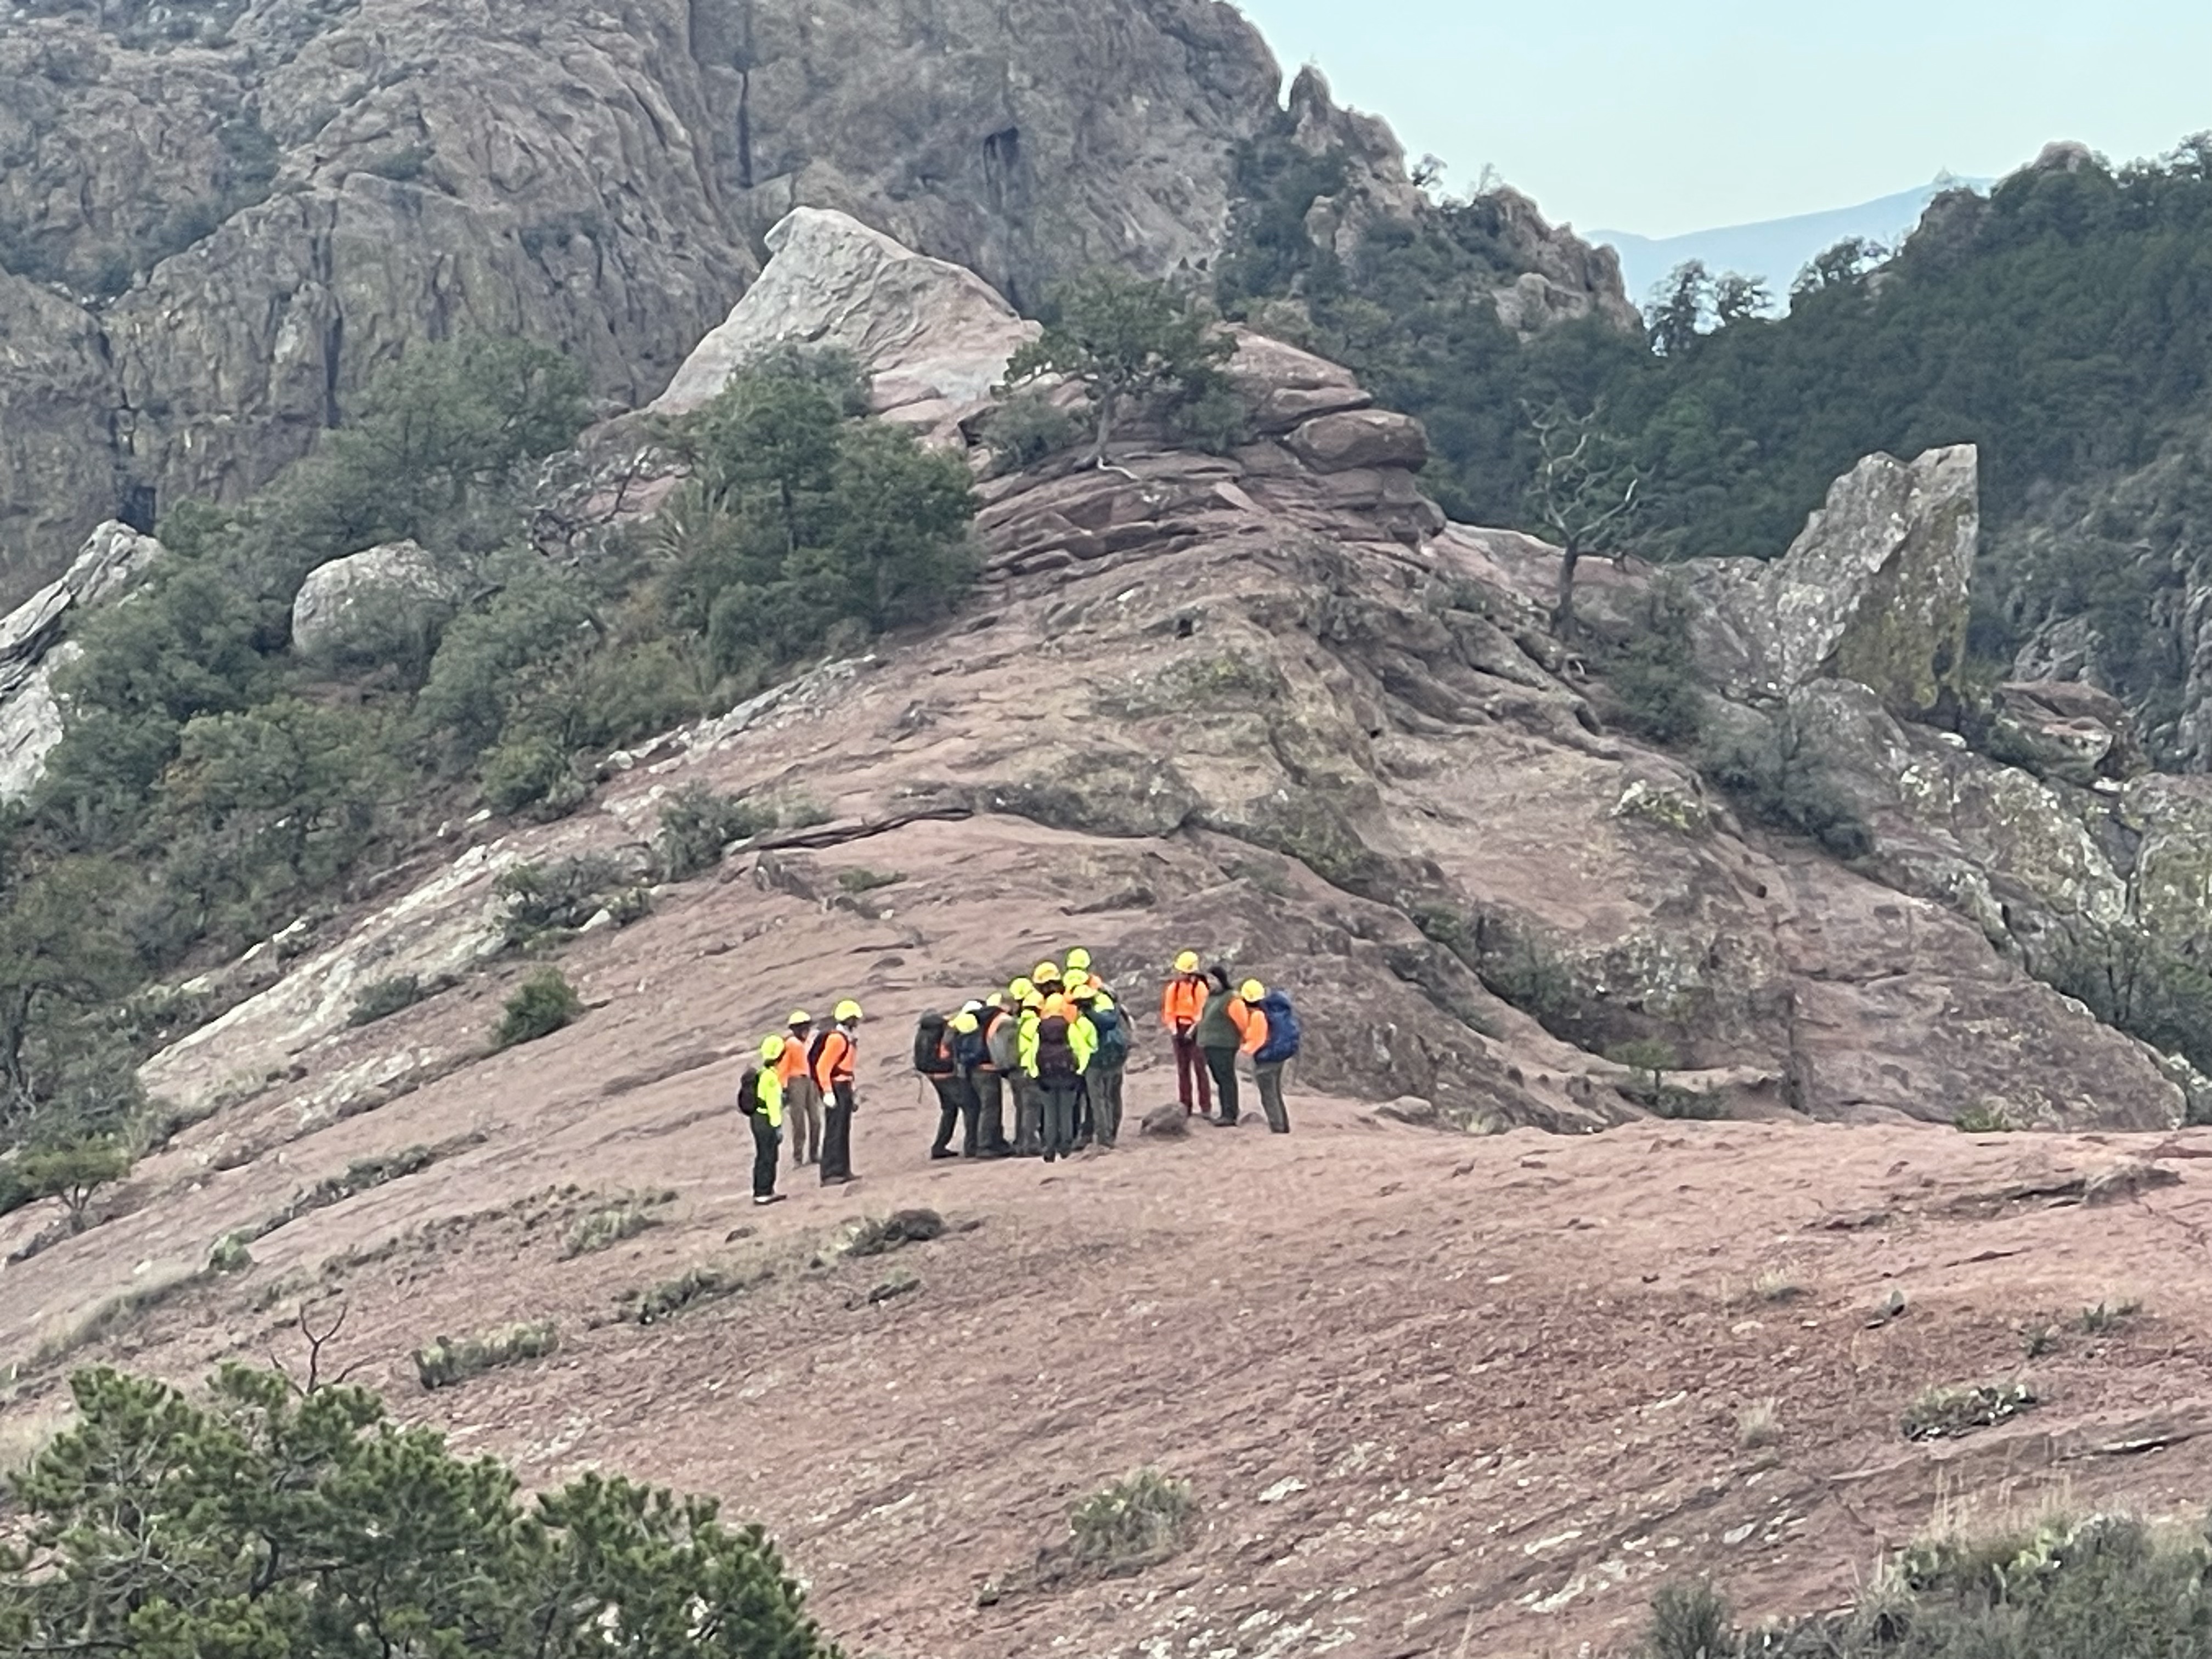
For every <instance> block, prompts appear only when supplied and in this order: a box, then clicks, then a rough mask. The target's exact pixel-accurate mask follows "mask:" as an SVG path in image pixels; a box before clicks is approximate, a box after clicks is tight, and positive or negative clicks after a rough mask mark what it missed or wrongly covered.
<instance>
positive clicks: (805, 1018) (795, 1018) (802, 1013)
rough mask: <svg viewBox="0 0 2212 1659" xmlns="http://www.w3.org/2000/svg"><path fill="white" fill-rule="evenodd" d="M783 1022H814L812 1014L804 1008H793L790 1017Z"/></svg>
mask: <svg viewBox="0 0 2212 1659" xmlns="http://www.w3.org/2000/svg"><path fill="white" fill-rule="evenodd" d="M785 1023H786V1024H790V1025H811V1024H814V1016H813V1015H811V1014H810V1013H808V1012H806V1010H805V1009H804V1008H794V1009H793V1010H792V1013H791V1018H790V1019H788V1020H787V1021H786V1022H785Z"/></svg>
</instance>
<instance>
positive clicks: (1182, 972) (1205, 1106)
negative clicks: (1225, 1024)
mask: <svg viewBox="0 0 2212 1659" xmlns="http://www.w3.org/2000/svg"><path fill="white" fill-rule="evenodd" d="M1205 1012H1206V975H1203V974H1201V973H1200V972H1199V971H1198V952H1197V951H1184V952H1183V953H1182V955H1181V956H1179V957H1176V959H1175V977H1174V978H1172V979H1170V981H1168V982H1167V987H1166V988H1165V989H1164V990H1163V991H1162V992H1161V993H1160V1024H1162V1025H1164V1026H1165V1027H1167V1031H1168V1036H1170V1038H1172V1039H1173V1040H1174V1042H1175V1059H1176V1098H1177V1099H1179V1100H1180V1101H1182V1109H1183V1115H1185V1116H1186V1117H1187V1116H1188V1115H1190V1110H1191V1102H1192V1098H1193V1096H1194V1094H1195V1097H1196V1099H1197V1103H1198V1109H1199V1110H1200V1112H1203V1113H1205V1114H1206V1115H1208V1116H1211V1115H1212V1112H1213V1097H1212V1095H1211V1094H1209V1093H1208V1092H1207V1091H1206V1061H1205V1059H1204V1057H1203V1056H1202V1055H1201V1054H1200V1052H1199V1047H1198V1036H1197V1031H1198V1022H1199V1018H1200V1016H1201V1015H1203V1014H1204V1013H1205Z"/></svg>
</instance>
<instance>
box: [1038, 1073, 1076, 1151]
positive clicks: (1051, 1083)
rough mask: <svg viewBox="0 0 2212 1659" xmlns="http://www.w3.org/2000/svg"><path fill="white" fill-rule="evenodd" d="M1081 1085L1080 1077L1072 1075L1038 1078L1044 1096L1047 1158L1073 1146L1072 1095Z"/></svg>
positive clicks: (1073, 1099)
mask: <svg viewBox="0 0 2212 1659" xmlns="http://www.w3.org/2000/svg"><path fill="white" fill-rule="evenodd" d="M1082 1086H1083V1079H1081V1078H1074V1077H1048V1078H1043V1079H1040V1080H1039V1082H1038V1085H1037V1089H1038V1092H1039V1093H1041V1094H1042V1096H1043V1097H1044V1155H1045V1157H1046V1158H1048V1159H1049V1158H1065V1157H1066V1156H1067V1155H1068V1153H1070V1152H1073V1151H1074V1150H1075V1097H1076V1092H1077V1091H1079V1089H1080V1088H1081V1087H1082Z"/></svg>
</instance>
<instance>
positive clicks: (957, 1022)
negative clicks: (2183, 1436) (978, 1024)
mask: <svg viewBox="0 0 2212 1659" xmlns="http://www.w3.org/2000/svg"><path fill="white" fill-rule="evenodd" d="M952 1029H953V1030H956V1031H957V1032H959V1033H960V1034H961V1035H962V1036H966V1035H967V1034H968V1033H969V1032H970V1031H972V1030H975V1015H973V1014H955V1015H953V1017H952Z"/></svg>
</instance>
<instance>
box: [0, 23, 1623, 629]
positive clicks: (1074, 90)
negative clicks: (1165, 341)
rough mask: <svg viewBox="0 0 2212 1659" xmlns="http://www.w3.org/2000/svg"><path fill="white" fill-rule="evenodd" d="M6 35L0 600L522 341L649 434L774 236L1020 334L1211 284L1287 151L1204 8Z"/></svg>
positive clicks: (79, 26) (1305, 121) (1564, 264)
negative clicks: (830, 216) (1182, 276)
mask: <svg viewBox="0 0 2212 1659" xmlns="http://www.w3.org/2000/svg"><path fill="white" fill-rule="evenodd" d="M31 11H32V12H33V13H34V14H36V15H28V16H24V17H18V18H17V19H15V21H13V22H11V23H10V25H9V28H8V30H7V32H6V34H5V36H4V38H0V162H4V166H0V270H12V271H14V272H15V274H16V276H15V277H8V276H0V364H4V366H5V368H6V369H7V371H8V372H7V373H6V374H0V599H6V598H8V597H12V596H14V595H16V594H21V593H22V592H28V591H29V590H30V588H32V587H33V586H36V585H37V583H38V582H39V581H40V580H45V579H46V578H48V577H50V576H51V575H52V574H53V571H54V569H55V568H57V567H58V564H59V562H60V560H59V557H58V550H61V549H63V548H65V547H67V546H69V545H71V544H74V543H75V541H76V539H77V538H78V537H79V536H81V535H82V532H83V530H84V529H85V528H86V527H87V526H88V525H89V524H91V523H93V522H95V521H97V520H100V519H101V518H106V517H109V516H113V515H117V514H118V513H120V514H122V515H124V516H127V517H130V518H131V519H132V520H134V521H136V522H139V523H151V522H152V521H153V515H154V514H155V513H157V512H158V511H159V510H161V508H162V507H165V506H166V505H167V504H168V503H171V502H173V501H178V500H180V499H183V498H185V497H186V496H191V495H203V496H212V497H216V498H220V499H226V500H234V499H236V498H238V497H239V496H240V495H243V494H245V493H246V492H247V491H250V490H251V489H254V488H255V487H257V486H258V485H259V484H261V483H264V482H265V481H266V480H267V479H268V478H269V477H270V476H271V475H272V474H273V473H274V472H275V471H277V470H278V469H279V468H281V467H282V466H283V465H284V464H286V463H287V462H289V461H290V460H292V459H295V458H297V457H298V456H299V455H301V454H302V453H305V452H306V451H307V448H308V447H310V446H311V445H312V444H313V441H314V439H315V436H316V435H317V434H318V433H319V432H320V431H322V430H323V429H325V428H326V427H327V426H329V425H330V424H331V423H332V422H335V421H338V420H341V419H343V416H344V415H345V413H346V411H347V410H348V408H349V404H350V403H351V401H352V399H353V398H354V397H355V395H356V393H357V392H358V391H359V390H360V388H361V387H362V385H363V384H364V383H365V382H366V380H368V378H369V376H370V375H372V374H374V372H375V371H376V369H377V368H379V367H380V366H381V365H383V364H385V363H387V362H390V361H392V359H393V358H394V357H395V356H398V354H399V353H401V352H403V351H404V350H405V349H406V348H407V347H408V345H409V344H410V343H412V342H415V341H417V340H422V339H435V338H448V337H453V336H454V335H457V334H462V333H466V332H468V331H487V332H493V333H522V334H526V335H528V336H529V337H532V338H534V339H537V340H540V341H544V342H545V343H549V344H552V345H556V346H558V347H559V348H561V349H562V350H564V351H566V352H568V354H569V355H570V356H572V357H574V359H575V360H576V361H577V362H580V364H581V365H583V366H584V367H585V368H586V370H587V371H588V372H589V374H590V378H591V382H592V387H593V389H594V391H595V392H597V393H598V394H599V396H600V397H601V398H604V399H605V400H606V402H607V403H608V404H611V405H613V406H617V407H621V408H625V409H627V408H635V407H636V406H638V405H640V404H643V403H645V402H647V400H649V399H651V398H653V397H655V396H657V395H659V393H660V392H662V391H663V390H664V389H665V387H667V386H668V385H669V382H670V380H671V376H672V375H673V374H675V372H676V370H677V369H678V367H679V366H680V365H681V364H682V363H683V362H684V358H685V357H686V356H687V355H688V354H689V353H690V351H691V350H692V349H693V348H694V347H695V346H696V344H697V343H698V342H699V340H700V338H701V337H702V335H704V334H706V333H707V332H708V330H709V329H710V328H712V327H713V326H714V325H715V324H716V323H718V322H720V321H721V320H722V319H725V318H726V317H727V316H728V314H729V313H730V310H731V307H732V305H733V304H734V303H735V302H736V301H737V300H738V298H739V297H740V296H741V295H743V294H744V292H745V290H746V289H747V288H748V287H749V286H750V283H752V281H753V279H754V277H755V276H757V273H758V264H757V255H756V249H757V246H758V245H759V241H760V239H761V238H762V237H763V236H764V235H765V234H767V233H768V232H769V229H770V228H772V227H773V226H775V224H776V223H778V222H780V221H781V220H783V219H784V218H786V217H787V216H788V215H789V214H790V213H791V212H792V211H793V210H794V209H798V208H805V207H815V208H824V209H834V210H841V211H843V212H847V213H850V214H852V215H854V216H856V217H858V218H859V219H860V220H861V221H863V222H866V223H867V224H869V225H872V226H874V227H876V228H878V229H880V230H883V231H885V232H887V233H889V234H892V235H894V236H896V237H897V238H898V239H899V240H900V241H902V243H904V244H905V245H906V246H909V247H912V248H915V249H918V250H920V251H921V252H923V253H926V254H928V255H931V256H933V257H935V258H944V259H950V260H952V261H955V262H957V264H961V265H963V266H964V267H967V268H969V269H972V270H977V271H980V272H981V273H982V274H983V276H985V277H986V278H987V279H988V280H989V281H990V282H991V283H994V285H995V286H996V287H997V288H998V289H1000V291H1001V292H1003V293H1005V294H1006V295H1007V296H1008V297H1009V298H1010V299H1011V300H1012V301H1014V302H1015V304H1016V305H1017V306H1018V307H1030V306H1032V305H1033V304H1034V303H1035V301H1036V300H1037V299H1038V298H1039V297H1040V295H1042V289H1043V287H1044V285H1045V284H1046V283H1048V281H1050V280H1051V279H1053V278H1054V277H1056V276H1064V275H1066V274H1069V273H1071V272H1073V271H1075V270H1080V269H1082V268H1084V267H1085V266H1088V265H1091V264H1099V263H1107V262H1112V263H1118V264H1122V265H1124V266H1127V267H1128V268H1131V269H1134V270H1141V271H1145V272H1147V273H1151V274H1156V275H1164V274H1167V273H1170V272H1173V271H1177V270H1193V271H1197V270H1201V269H1202V268H1203V267H1205V266H1206V264H1208V263H1209V262H1210V261H1211V260H1212V258H1213V257H1214V256H1215V255H1216V254H1218V252H1220V251H1221V248H1222V246H1223V241H1224V238H1225V235H1226V234H1228V227H1229V225H1230V222H1231V210H1232V205H1233V203H1234V201H1235V197H1236V154H1237V147H1238V146H1239V145H1240V144H1242V143H1246V142H1247V141H1249V140H1252V139H1254V138H1255V137H1258V136H1260V135H1261V134H1262V133H1273V132H1276V131H1279V129H1280V128H1281V127H1282V125H1284V123H1285V120H1286V119H1287V117H1286V116H1285V112H1284V111H1283V110H1282V109H1281V107H1280V106H1279V103H1278V96H1279V91H1280V87H1281V80H1280V76H1279V71H1278V70H1277V68H1276V65H1275V63H1274V61H1273V58H1272V57H1271V56H1270V55H1269V53H1268V52H1267V47H1266V46H1265V44H1264V43H1263V42H1262V41H1261V39H1260V37H1259V35H1258V33H1256V32H1255V30H1254V29H1253V28H1252V27H1251V26H1250V24H1249V23H1248V22H1247V21H1245V20H1244V19H1243V17H1242V16H1241V15H1239V14H1238V13H1237V10H1236V9H1234V8H1233V7H1231V6H1229V5H1225V4H1221V3H1218V0H1112V3H1109V4H1105V5H1099V4H1094V3H1088V0H1082V3H1079V0H1045V3H1042V4H1038V5H1035V6H1030V7H1025V8H1008V7H1006V6H1004V5H1001V4H1000V3H997V0H942V3H934V4H931V5H927V6H886V5H880V4H876V3H866V0H828V3H824V0H805V3H800V0H614V3H612V4H599V3H591V4H586V3H584V0H546V3H543V4H536V5H530V6H506V5H493V6H472V7H459V8H456V7H453V6H450V5H445V4H437V3H430V0H361V3H359V4H356V5H349V6H342V7H339V6H331V5H328V4H325V3H324V0H264V3H257V4H254V5H252V6H249V7H246V8H243V9H238V8H226V9H222V10H220V11H218V12H208V13H202V12H200V11H197V10H194V9H184V8H173V7H158V8H149V7H147V6H145V5H143V4H141V3H137V0H128V3H120V0H118V3H107V4H102V5H99V6H97V7H95V6H94V5H93V4H91V3H89V0H86V3H83V4H76V3H73V0H44V3H41V4H40V5H39V6H36V7H33V8H32V9H31ZM1302 84H1303V85H1304V91H1302V92H1301V94H1300V97H1299V110H1300V114H1299V116H1298V118H1297V119H1298V122H1299V124H1302V125H1303V126H1304V127H1305V128H1306V129H1308V130H1309V131H1310V138H1311V139H1312V141H1313V142H1322V141H1323V140H1326V141H1327V142H1328V143H1343V144H1346V145H1347V146H1348V147H1349V148H1348V149H1347V151H1346V153H1347V156H1348V160H1349V162H1350V166H1351V175H1352V182H1353V185H1355V186H1357V187H1358V188H1359V189H1361V190H1363V191H1365V192H1366V195H1365V197H1364V198H1363V199H1369V200H1370V201H1371V202H1372V203H1374V204H1379V205H1378V207H1377V209H1376V210H1387V211H1389V212H1416V211H1419V210H1420V206H1419V191H1415V190H1413V187H1412V185H1411V184H1410V182H1409V180H1408V179H1407V177H1406V169H1405V166H1404V161H1403V157H1402V155H1401V153H1400V151H1399V149H1398V147H1397V144H1396V143H1395V140H1394V139H1392V138H1391V137H1390V136H1389V131H1388V129H1387V128H1385V127H1383V125H1382V124H1381V123H1379V122H1376V121H1373V120H1371V119H1369V118H1355V117H1352V116H1351V115H1349V114H1347V113H1346V112H1342V111H1339V110H1337V109H1336V108H1335V106H1334V105H1333V104H1331V103H1329V102H1328V97H1327V92H1326V88H1325V87H1323V86H1322V85H1321V84H1320V82H1318V79H1317V78H1314V79H1312V80H1310V81H1309V82H1304V83H1302ZM154 134H158V135H159V138H158V142H156V141H155V139H154V138H152V137H149V135H154ZM1516 246H1519V244H1516ZM1526 257H1527V258H1528V259H1529V260H1530V261H1531V268H1532V270H1536V269H1538V268H1539V267H1541V272H1540V274H1541V276H1542V280H1543V282H1544V283H1546V284H1547V289H1546V293H1547V296H1548V297H1547V299H1546V301H1545V302H1544V307H1543V309H1545V310H1546V311H1547V313H1550V312H1558V313H1560V314H1567V313H1571V312H1573V311H1575V310H1576V309H1577V307H1580V308H1581V309H1583V310H1587V309H1589V308H1591V307H1597V308H1600V309H1605V310H1607V311H1608V313H1609V314H1610V313H1613V312H1619V311H1620V310H1621V309H1622V307H1625V301H1622V300H1621V299H1620V295H1619V292H1618V283H1617V279H1616V278H1614V277H1613V276H1612V275H1611V274H1610V267H1609V266H1608V265H1607V264H1606V263H1605V259H1604V257H1603V256H1601V255H1599V254H1594V253H1592V252H1590V251H1589V250H1588V249H1584V248H1582V247H1581V245H1580V244H1579V243H1576V242H1574V241H1573V240H1572V239H1571V238H1569V237H1564V236H1559V235H1556V234H1552V233H1550V232H1549V231H1548V229H1547V230H1546V231H1545V233H1544V234H1542V235H1541V236H1536V235H1534V234H1533V232H1532V234H1531V238H1530V239H1528V240H1527V249H1526ZM1578 271H1579V272H1580V273H1581V276H1580V277H1579V278H1578V277H1577V275H1576V273H1577V272H1578ZM1512 275H1517V273H1510V274H1509V275H1508V276H1507V277H1506V279H1505V280H1508V281H1510V279H1511V276H1512ZM16 278H35V279H36V281H35V282H33V281H30V280H17V279H16ZM1582 279H1587V281H1588V283H1591V284H1594V285H1595V286H1594V287H1591V288H1589V289H1588V290H1587V291H1586V292H1583V293H1580V294H1576V293H1573V292H1570V289H1571V288H1572V285H1573V283H1574V282H1575V281H1577V280H1582Z"/></svg>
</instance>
